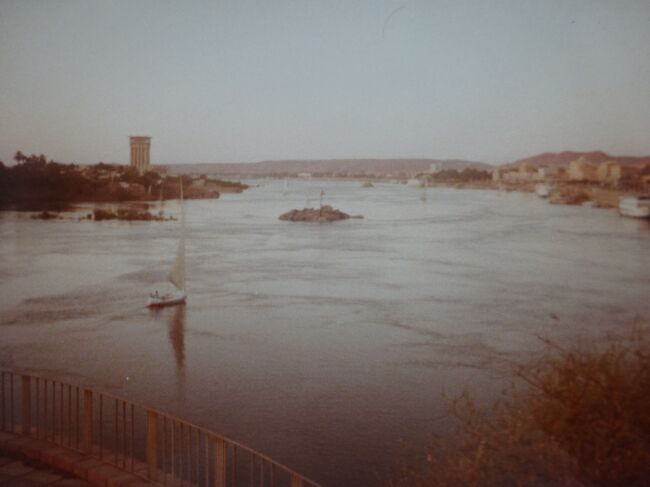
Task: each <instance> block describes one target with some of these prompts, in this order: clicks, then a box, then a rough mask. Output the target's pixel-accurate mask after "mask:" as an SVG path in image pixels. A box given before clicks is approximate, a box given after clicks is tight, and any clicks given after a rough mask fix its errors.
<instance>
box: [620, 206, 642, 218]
mask: <svg viewBox="0 0 650 487" xmlns="http://www.w3.org/2000/svg"><path fill="white" fill-rule="evenodd" d="M618 211H619V213H620V214H621V215H622V216H629V217H631V218H650V208H643V207H641V208H619V210H618Z"/></svg>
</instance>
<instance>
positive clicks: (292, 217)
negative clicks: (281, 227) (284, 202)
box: [279, 205, 350, 223]
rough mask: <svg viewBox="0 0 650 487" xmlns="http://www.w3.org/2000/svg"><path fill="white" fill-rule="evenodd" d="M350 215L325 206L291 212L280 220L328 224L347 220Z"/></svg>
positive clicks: (284, 214) (283, 215) (281, 216)
mask: <svg viewBox="0 0 650 487" xmlns="http://www.w3.org/2000/svg"><path fill="white" fill-rule="evenodd" d="M348 218H350V215H348V214H347V213H343V212H342V211H340V210H337V209H335V208H332V207H331V206H329V205H325V206H323V207H321V208H303V209H302V210H291V211H288V212H286V213H283V214H282V215H280V217H279V219H280V220H285V221H290V222H317V223H328V222H335V221H338V220H347V219H348Z"/></svg>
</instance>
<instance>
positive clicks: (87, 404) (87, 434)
mask: <svg viewBox="0 0 650 487" xmlns="http://www.w3.org/2000/svg"><path fill="white" fill-rule="evenodd" d="M83 442H84V444H83V446H84V450H85V451H86V452H88V453H91V451H92V447H93V391H89V390H88V389H84V423H83Z"/></svg>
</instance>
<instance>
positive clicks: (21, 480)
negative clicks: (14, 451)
mask: <svg viewBox="0 0 650 487" xmlns="http://www.w3.org/2000/svg"><path fill="white" fill-rule="evenodd" d="M44 485H50V486H56V487H90V484H89V483H88V482H86V481H84V480H81V479H78V478H76V477H73V476H71V475H70V474H68V473H65V472H62V471H60V470H55V469H53V468H51V467H48V466H47V465H45V464H44V463H41V462H38V461H36V460H19V459H18V457H17V456H14V455H9V454H7V453H3V452H0V487H5V486H15V487H43V486H44Z"/></svg>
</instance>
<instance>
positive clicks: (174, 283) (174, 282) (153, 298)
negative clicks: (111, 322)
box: [147, 180, 187, 308]
mask: <svg viewBox="0 0 650 487" xmlns="http://www.w3.org/2000/svg"><path fill="white" fill-rule="evenodd" d="M167 280H168V281H169V283H170V284H171V286H169V287H170V289H168V290H167V291H164V292H159V291H158V290H156V291H154V292H153V293H151V294H149V299H148V300H147V307H149V308H158V307H161V306H171V305H174V304H182V303H184V302H185V299H186V298H187V293H186V292H185V212H184V208H183V182H182V180H181V237H180V239H179V241H178V248H177V249H176V259H175V260H174V264H173V265H172V268H171V270H170V271H169V275H168V276H167Z"/></svg>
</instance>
